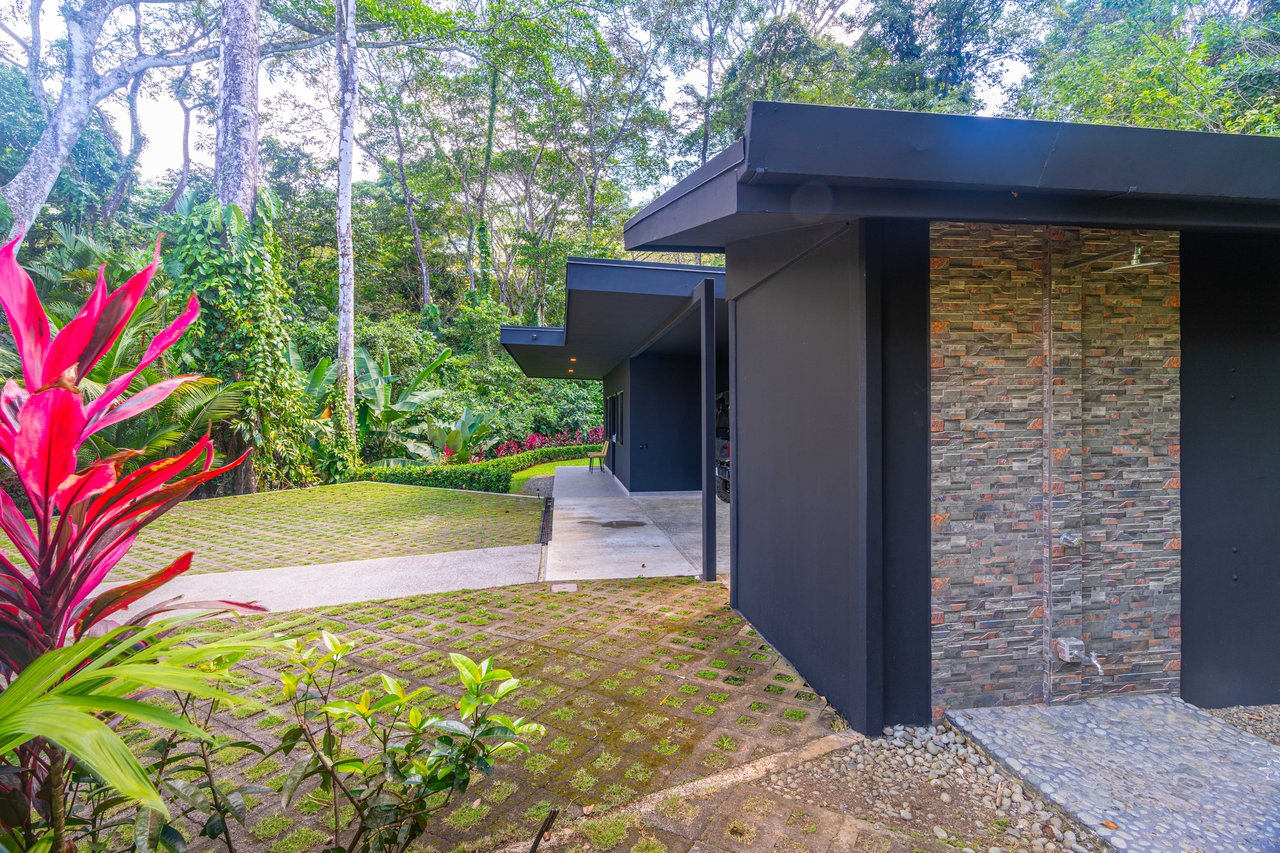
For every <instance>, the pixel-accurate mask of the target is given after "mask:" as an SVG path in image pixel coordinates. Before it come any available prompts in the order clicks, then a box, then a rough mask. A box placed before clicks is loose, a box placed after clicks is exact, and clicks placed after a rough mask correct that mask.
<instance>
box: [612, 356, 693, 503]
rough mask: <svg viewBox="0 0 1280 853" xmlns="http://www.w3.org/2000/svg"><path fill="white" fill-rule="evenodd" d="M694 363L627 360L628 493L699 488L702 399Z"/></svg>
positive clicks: (647, 358) (651, 358) (679, 359)
mask: <svg viewBox="0 0 1280 853" xmlns="http://www.w3.org/2000/svg"><path fill="white" fill-rule="evenodd" d="M698 370H699V361H698V359H697V358H685V357H663V356H647V355H641V356H637V357H635V358H632V359H631V393H630V394H629V395H627V396H628V397H630V398H631V402H629V403H627V406H628V407H630V409H631V421H630V424H631V436H630V439H631V483H630V485H629V486H628V488H630V489H631V491H633V492H687V491H696V490H698V489H701V488H702V468H701V466H700V465H699V464H698V459H699V457H700V455H701V449H702V445H701V443H700V442H701V434H702V433H701V429H702V398H701V387H702V386H701V377H700V376H699V374H698Z"/></svg>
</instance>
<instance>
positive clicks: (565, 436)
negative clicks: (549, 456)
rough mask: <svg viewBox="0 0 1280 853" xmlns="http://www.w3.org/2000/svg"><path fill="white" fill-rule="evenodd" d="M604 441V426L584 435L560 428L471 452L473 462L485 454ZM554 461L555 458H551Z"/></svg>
mask: <svg viewBox="0 0 1280 853" xmlns="http://www.w3.org/2000/svg"><path fill="white" fill-rule="evenodd" d="M603 441H604V427H592V428H591V429H589V430H587V432H586V434H585V435H584V434H583V432H582V431H581V430H568V429H562V430H560V431H559V432H557V433H553V434H551V435H544V434H542V433H540V432H531V433H529V434H528V435H526V436H525V437H524V438H522V439H515V438H513V439H511V440H510V441H504V442H503V443H502V444H499V445H498V446H496V447H493V448H491V449H490V450H488V451H475V452H473V453H472V454H471V460H472V461H473V462H479V461H481V460H482V459H484V458H485V457H486V456H489V457H493V458H495V459H496V458H500V457H503V456H515V455H517V454H520V453H524V452H526V451H529V450H538V449H540V448H543V447H578V446H581V445H583V444H600V443H601V442H603ZM551 461H555V460H551Z"/></svg>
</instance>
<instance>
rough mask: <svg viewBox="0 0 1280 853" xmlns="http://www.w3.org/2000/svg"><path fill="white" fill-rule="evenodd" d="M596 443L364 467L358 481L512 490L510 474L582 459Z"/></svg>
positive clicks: (500, 490)
mask: <svg viewBox="0 0 1280 853" xmlns="http://www.w3.org/2000/svg"><path fill="white" fill-rule="evenodd" d="M599 449H600V445H598V444H582V445H578V446H577V447H540V448H538V449H537V450H526V451H525V452H524V453H516V454H514V455H512V456H500V457H498V458H497V459H486V460H485V461H484V462H471V463H467V464H462V465H404V466H401V467H397V468H365V469H364V470H363V471H361V472H360V476H359V477H358V479H361V480H372V481H373V482H375V483H399V484H401V485H405V486H434V487H435V488H437V489H465V490H467V491H471V492H503V493H505V492H506V491H507V490H509V489H510V488H511V475H513V474H515V473H516V472H517V471H523V470H524V469H525V468H532V467H533V466H534V465H541V464H543V463H544V462H560V461H562V460H565V459H581V458H582V457H584V456H586V455H587V453H588V451H596V450H599Z"/></svg>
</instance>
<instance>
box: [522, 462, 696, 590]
mask: <svg viewBox="0 0 1280 853" xmlns="http://www.w3.org/2000/svg"><path fill="white" fill-rule="evenodd" d="M552 494H553V496H554V498H555V505H554V507H553V511H552V517H551V541H550V543H548V545H547V564H546V579H547V580H549V581H572V580H593V579H603V578H635V577H659V576H666V575H693V574H695V573H696V571H697V569H695V568H694V566H693V564H692V563H690V562H689V561H688V560H687V559H685V556H684V554H682V553H681V552H680V549H679V548H677V547H676V545H675V543H674V542H672V541H671V539H670V537H668V536H667V534H665V533H664V532H663V531H662V529H661V528H660V527H658V525H656V524H655V523H654V521H653V519H652V518H650V517H649V515H648V514H647V513H646V512H645V511H644V508H643V507H642V506H641V504H640V503H639V502H638V501H636V500H635V499H633V498H632V497H630V496H629V495H628V494H627V490H626V489H624V488H623V487H622V484H621V483H619V482H618V481H617V479H615V478H614V476H613V475H612V474H610V473H608V472H606V471H594V472H593V471H590V470H589V469H587V468H582V467H562V468H557V469H556V479H555V487H554V491H553V493H552Z"/></svg>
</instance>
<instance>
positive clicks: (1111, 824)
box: [1102, 820, 1120, 829]
mask: <svg viewBox="0 0 1280 853" xmlns="http://www.w3.org/2000/svg"><path fill="white" fill-rule="evenodd" d="M1102 825H1103V826H1105V827H1106V828H1107V829H1119V828H1120V825H1119V824H1117V823H1116V822H1115V821H1114V820H1104V821H1103V822H1102Z"/></svg>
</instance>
